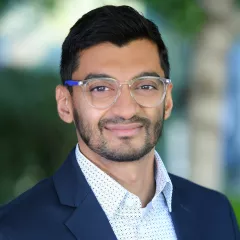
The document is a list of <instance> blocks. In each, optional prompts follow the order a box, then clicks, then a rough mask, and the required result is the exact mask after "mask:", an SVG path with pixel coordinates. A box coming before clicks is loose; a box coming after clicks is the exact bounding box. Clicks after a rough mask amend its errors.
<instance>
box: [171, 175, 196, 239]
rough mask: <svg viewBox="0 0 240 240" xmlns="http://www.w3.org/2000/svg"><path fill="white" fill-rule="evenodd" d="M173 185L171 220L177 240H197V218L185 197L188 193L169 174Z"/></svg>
mask: <svg viewBox="0 0 240 240" xmlns="http://www.w3.org/2000/svg"><path fill="white" fill-rule="evenodd" d="M169 176H170V178H171V180H172V183H173V199H172V212H171V216H172V220H173V224H174V228H175V231H176V235H177V239H178V240H191V239H195V240H197V239H198V234H197V233H198V231H199V229H198V224H197V222H196V221H197V219H198V218H197V216H196V214H194V208H193V206H192V203H190V202H189V200H188V198H187V197H186V196H188V195H189V192H186V189H183V188H181V187H180V186H179V181H180V180H179V177H177V176H175V175H173V174H169Z"/></svg>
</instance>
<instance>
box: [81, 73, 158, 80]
mask: <svg viewBox="0 0 240 240" xmlns="http://www.w3.org/2000/svg"><path fill="white" fill-rule="evenodd" d="M146 76H150V77H160V75H159V74H158V73H156V72H141V73H139V74H137V75H136V76H134V77H133V78H132V79H135V78H140V77H146ZM92 78H113V79H115V77H113V76H111V75H108V74H105V73H89V74H88V75H87V76H86V77H85V78H84V80H88V79H92Z"/></svg>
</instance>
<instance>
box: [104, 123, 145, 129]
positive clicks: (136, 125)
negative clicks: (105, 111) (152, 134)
mask: <svg viewBox="0 0 240 240" xmlns="http://www.w3.org/2000/svg"><path fill="white" fill-rule="evenodd" d="M140 127H142V124H141V123H130V124H107V125H106V126H105V128H106V129H109V130H130V129H135V128H140Z"/></svg>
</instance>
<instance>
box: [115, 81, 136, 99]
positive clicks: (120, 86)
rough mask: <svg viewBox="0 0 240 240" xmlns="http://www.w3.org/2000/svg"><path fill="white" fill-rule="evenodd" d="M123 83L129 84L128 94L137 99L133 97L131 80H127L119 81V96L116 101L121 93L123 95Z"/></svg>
mask: <svg viewBox="0 0 240 240" xmlns="http://www.w3.org/2000/svg"><path fill="white" fill-rule="evenodd" d="M123 85H127V87H128V94H129V95H130V96H131V98H132V99H133V100H134V101H136V100H135V98H134V97H133V94H132V91H131V81H125V82H122V83H119V85H118V86H119V89H118V93H117V98H116V101H117V100H118V98H119V97H120V95H122V88H123Z"/></svg>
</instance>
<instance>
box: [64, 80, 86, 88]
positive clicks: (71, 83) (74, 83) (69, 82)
mask: <svg viewBox="0 0 240 240" xmlns="http://www.w3.org/2000/svg"><path fill="white" fill-rule="evenodd" d="M82 84H83V81H74V80H66V81H65V82H64V86H69V87H72V86H81V85H82Z"/></svg>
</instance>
